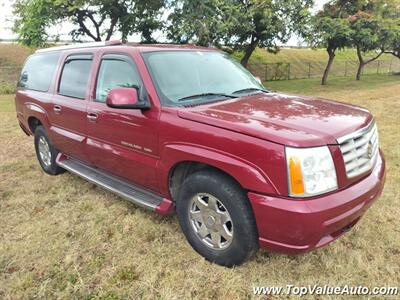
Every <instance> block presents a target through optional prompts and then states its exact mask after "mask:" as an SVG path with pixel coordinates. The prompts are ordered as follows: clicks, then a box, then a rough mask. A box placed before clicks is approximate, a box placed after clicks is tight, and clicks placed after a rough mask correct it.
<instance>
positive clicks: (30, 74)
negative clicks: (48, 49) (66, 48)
mask: <svg viewBox="0 0 400 300" xmlns="http://www.w3.org/2000/svg"><path fill="white" fill-rule="evenodd" d="M59 57H60V53H59V52H54V53H46V54H34V55H32V56H30V57H29V58H28V60H27V61H26V63H25V65H24V67H23V69H22V72H21V76H20V78H19V81H18V87H21V88H25V89H28V90H34V91H39V92H47V91H48V90H49V87H50V83H51V80H52V79H53V76H54V72H55V70H56V67H57V63H58V59H59Z"/></svg>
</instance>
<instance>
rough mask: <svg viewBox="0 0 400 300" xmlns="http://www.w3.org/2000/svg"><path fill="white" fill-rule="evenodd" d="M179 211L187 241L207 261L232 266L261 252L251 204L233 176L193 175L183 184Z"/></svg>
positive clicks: (215, 173)
mask: <svg viewBox="0 0 400 300" xmlns="http://www.w3.org/2000/svg"><path fill="white" fill-rule="evenodd" d="M176 209H177V215H178V219H179V223H180V225H181V227H182V230H183V233H184V234H185V236H186V238H187V240H188V241H189V243H190V244H191V246H192V247H193V248H194V249H195V250H196V251H197V252H198V253H199V254H201V255H202V256H204V257H205V258H206V259H207V260H209V261H211V262H214V263H216V264H219V265H223V266H228V267H231V266H234V265H240V264H241V263H243V262H244V261H245V260H247V259H248V258H249V257H251V256H252V255H253V254H254V253H255V252H256V251H257V249H258V234H257V228H256V224H255V220H254V216H253V212H252V210H251V207H250V204H249V201H248V199H247V196H246V193H245V191H244V190H243V189H242V188H241V187H240V186H239V185H238V184H237V183H236V182H235V181H234V180H233V179H231V178H230V177H229V176H227V175H225V174H222V173H219V172H217V171H209V170H206V171H198V172H195V173H193V174H191V175H190V176H189V177H188V178H187V179H186V180H185V181H184V183H183V185H182V188H181V190H180V192H179V196H178V199H177V203H176Z"/></svg>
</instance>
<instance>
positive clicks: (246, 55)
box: [240, 39, 258, 68]
mask: <svg viewBox="0 0 400 300" xmlns="http://www.w3.org/2000/svg"><path fill="white" fill-rule="evenodd" d="M257 45H258V40H257V39H255V40H252V42H251V43H250V45H248V46H247V47H246V50H245V53H244V56H243V58H242V60H241V61H240V63H241V64H242V66H243V67H245V68H247V64H248V63H249V59H250V57H251V55H252V54H253V52H254V50H256V47H257Z"/></svg>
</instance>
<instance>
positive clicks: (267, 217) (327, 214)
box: [248, 152, 385, 254]
mask: <svg viewBox="0 0 400 300" xmlns="http://www.w3.org/2000/svg"><path fill="white" fill-rule="evenodd" d="M384 182H385V160H384V157H383V154H382V152H379V155H378V159H377V161H376V163H375V166H374V168H373V170H372V172H371V173H370V174H369V175H368V176H367V177H366V178H364V179H362V180H361V181H359V182H358V183H355V184H353V185H352V186H350V187H348V188H346V189H343V190H339V191H336V192H333V193H330V194H327V195H323V196H320V197H316V198H312V199H297V198H296V199H293V198H277V197H270V196H265V195H260V194H256V193H252V192H249V193H248V197H249V200H250V202H251V205H252V207H253V211H254V215H255V218H256V223H257V228H258V234H259V243H260V247H261V248H266V249H269V250H272V251H278V252H283V253H287V254H300V253H304V252H307V251H311V250H313V249H316V248H319V247H322V246H324V245H326V244H328V243H330V242H332V241H334V240H335V239H337V238H338V237H339V236H340V235H342V234H343V233H344V232H345V231H347V230H349V229H350V228H351V227H352V226H354V225H355V224H356V223H357V222H358V220H359V219H360V218H361V216H362V215H363V214H364V213H365V211H366V210H367V209H368V208H369V207H370V206H371V205H372V203H373V202H374V201H375V200H376V199H377V198H378V197H379V196H380V194H381V193H382V190H383V186H384Z"/></svg>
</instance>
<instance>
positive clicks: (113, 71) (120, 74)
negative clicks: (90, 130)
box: [96, 55, 141, 102]
mask: <svg viewBox="0 0 400 300" xmlns="http://www.w3.org/2000/svg"><path fill="white" fill-rule="evenodd" d="M140 85H141V81H140V77H139V74H138V72H137V70H136V68H135V65H134V64H133V62H132V61H130V59H129V58H127V57H124V56H121V55H108V56H105V57H104V58H103V60H102V61H101V65H100V70H99V75H98V79H97V87H96V100H98V101H101V102H105V101H106V98H107V95H108V92H109V91H110V90H112V89H113V88H116V87H135V86H136V87H139V86H140Z"/></svg>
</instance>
